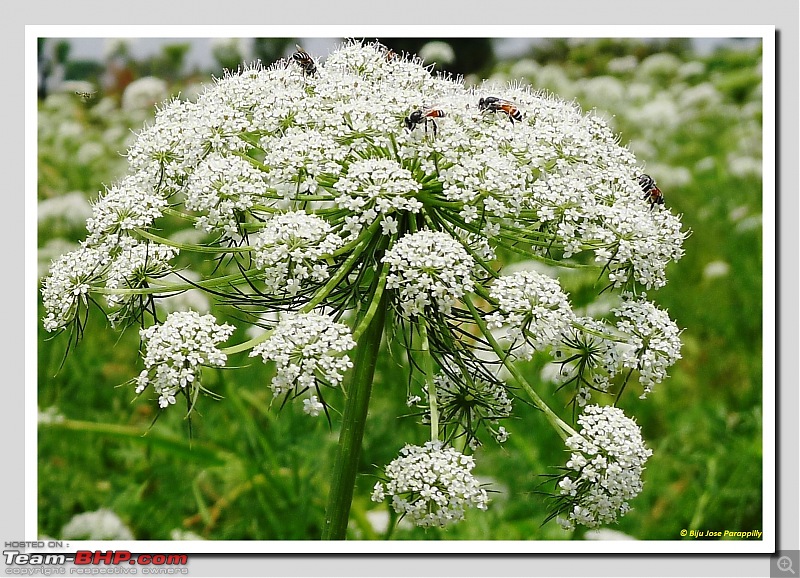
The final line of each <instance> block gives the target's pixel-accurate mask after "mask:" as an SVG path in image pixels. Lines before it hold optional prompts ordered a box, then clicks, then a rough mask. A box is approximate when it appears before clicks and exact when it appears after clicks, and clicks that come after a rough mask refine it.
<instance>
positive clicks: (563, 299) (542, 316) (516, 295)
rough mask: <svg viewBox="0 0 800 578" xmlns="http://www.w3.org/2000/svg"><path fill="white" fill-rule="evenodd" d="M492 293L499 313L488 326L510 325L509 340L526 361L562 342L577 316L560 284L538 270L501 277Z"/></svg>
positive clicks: (490, 316)
mask: <svg viewBox="0 0 800 578" xmlns="http://www.w3.org/2000/svg"><path fill="white" fill-rule="evenodd" d="M489 294H490V296H491V297H492V299H494V300H495V301H497V309H498V310H497V311H496V312H495V313H493V314H491V315H489V316H488V317H487V324H488V326H489V327H490V328H499V327H503V326H508V330H507V336H508V339H509V340H510V341H511V342H512V343H513V344H515V346H516V348H515V353H516V354H517V355H518V356H520V357H522V358H524V359H530V358H531V356H532V355H533V353H534V352H535V351H537V350H541V349H544V348H546V347H548V346H552V345H555V344H557V343H558V342H560V340H561V338H562V336H563V335H564V332H565V331H566V330H567V329H568V328H569V327H570V322H571V321H572V319H573V317H574V316H573V313H572V309H571V307H570V304H569V299H568V298H567V295H566V294H565V293H564V292H563V291H562V290H561V286H560V285H559V284H558V281H556V280H555V279H552V278H550V277H548V276H547V275H542V274H541V273H537V272H536V271H519V272H517V273H513V274H512V275H506V276H504V277H500V278H499V279H497V280H496V281H495V282H494V283H493V284H492V287H491V289H490V291H489Z"/></svg>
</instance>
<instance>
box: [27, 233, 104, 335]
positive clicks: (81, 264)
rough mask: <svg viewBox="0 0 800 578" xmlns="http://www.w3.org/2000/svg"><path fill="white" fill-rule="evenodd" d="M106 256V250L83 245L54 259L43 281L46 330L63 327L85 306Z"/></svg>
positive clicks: (99, 276)
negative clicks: (48, 273)
mask: <svg viewBox="0 0 800 578" xmlns="http://www.w3.org/2000/svg"><path fill="white" fill-rule="evenodd" d="M109 259H110V258H109V255H108V251H106V250H104V249H102V248H100V249H97V248H93V247H88V246H86V245H84V246H82V247H81V248H79V249H76V250H75V251H71V252H69V253H67V254H65V255H62V256H61V257H59V258H58V259H56V260H55V261H54V262H53V264H52V265H51V266H50V275H48V276H47V278H45V280H44V281H43V282H42V302H43V303H44V308H45V311H46V312H47V313H46V314H45V317H44V319H43V324H44V328H45V329H46V330H47V331H56V330H58V329H61V328H63V327H65V326H66V325H68V324H69V323H71V322H72V321H73V320H74V319H75V318H76V316H77V315H78V310H79V308H80V306H81V305H83V306H84V307H86V306H87V305H88V300H89V289H90V287H91V286H92V284H93V283H96V282H97V281H98V280H99V279H100V278H101V277H102V274H103V272H104V271H105V268H106V267H107V265H108V262H109Z"/></svg>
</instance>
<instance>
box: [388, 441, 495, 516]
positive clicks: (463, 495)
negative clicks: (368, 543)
mask: <svg viewBox="0 0 800 578" xmlns="http://www.w3.org/2000/svg"><path fill="white" fill-rule="evenodd" d="M474 467H475V461H474V459H473V458H472V457H470V456H466V455H464V454H461V453H459V452H458V451H456V450H455V449H453V448H451V447H446V446H443V445H442V444H441V442H427V443H426V444H425V445H424V446H422V447H420V446H413V445H406V446H405V447H403V449H401V450H400V457H398V458H396V459H395V460H393V461H392V462H391V463H390V464H389V465H388V466H386V470H385V475H386V478H387V479H386V481H385V482H383V483H382V482H377V483H376V484H375V487H374V488H373V492H372V500H373V501H375V502H382V501H383V500H384V499H386V497H387V496H392V508H394V511H395V512H397V513H398V514H402V515H403V516H405V517H406V518H407V519H408V520H409V521H411V522H412V523H413V524H415V525H417V526H421V527H423V528H426V527H432V526H436V527H444V526H447V525H449V524H453V523H455V522H459V521H461V520H463V519H464V517H465V514H466V510H467V508H477V509H479V510H486V509H487V508H488V502H489V498H488V495H487V493H486V490H484V489H482V488H481V486H480V482H479V481H478V480H477V478H475V477H474V476H473V475H472V473H471V472H472V469H473V468H474Z"/></svg>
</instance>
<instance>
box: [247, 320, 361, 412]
mask: <svg viewBox="0 0 800 578" xmlns="http://www.w3.org/2000/svg"><path fill="white" fill-rule="evenodd" d="M355 345H356V343H355V341H353V338H352V337H351V336H350V330H349V329H348V328H347V326H346V325H343V324H341V323H336V322H334V321H333V319H331V318H330V317H328V316H327V315H322V314H319V313H313V312H312V313H305V314H303V313H289V314H287V315H286V316H284V318H283V319H281V321H280V322H279V323H278V325H277V326H276V327H275V329H274V330H273V332H272V335H270V337H269V339H267V340H266V341H264V342H263V343H260V344H258V345H257V346H256V347H254V348H253V350H252V351H251V352H250V357H255V356H257V355H260V356H261V358H262V359H263V361H264V362H265V363H266V362H268V361H274V362H275V364H276V367H277V372H276V374H275V377H273V378H272V391H273V393H274V394H275V396H276V397H277V396H279V395H281V394H283V393H288V392H291V391H293V390H295V389H297V390H298V391H302V390H304V389H310V388H314V389H316V388H317V387H318V384H319V382H320V381H322V382H323V383H326V384H328V385H331V386H336V385H339V384H340V383H341V381H342V376H343V375H344V372H345V371H347V370H348V369H349V368H350V367H352V366H353V364H352V362H351V361H350V358H349V357H348V356H347V355H346V354H345V352H346V351H349V350H351V349H353V348H354V347H355ZM315 399H316V398H315Z"/></svg>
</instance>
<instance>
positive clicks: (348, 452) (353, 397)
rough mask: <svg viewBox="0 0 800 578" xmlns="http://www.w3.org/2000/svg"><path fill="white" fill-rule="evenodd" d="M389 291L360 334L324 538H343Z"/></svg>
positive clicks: (335, 464) (335, 465)
mask: <svg viewBox="0 0 800 578" xmlns="http://www.w3.org/2000/svg"><path fill="white" fill-rule="evenodd" d="M387 301H388V292H386V291H383V292H382V294H381V297H380V299H379V302H378V303H379V304H378V306H377V309H376V310H375V314H374V315H373V317H372V320H371V321H370V323H369V326H367V328H366V329H365V331H364V332H363V333H362V334H361V338H360V339H359V340H358V346H357V348H356V354H355V359H354V361H353V375H352V378H351V382H350V386H349V387H348V388H347V400H346V402H345V407H344V416H343V418H342V431H341V434H340V435H339V447H338V450H337V453H336V461H335V463H334V466H333V476H332V477H331V490H330V494H329V495H328V507H327V508H326V510H325V526H324V528H323V529H322V538H323V539H325V540H344V539H345V537H346V535H347V521H348V519H349V517H350V503H351V502H352V500H353V489H354V486H355V481H356V474H357V472H358V458H359V455H360V453H361V442H362V439H363V437H364V426H365V424H366V421H367V411H368V409H369V398H370V395H371V393H372V379H373V376H374V375H375V365H376V363H377V360H378V353H379V352H380V346H381V336H382V335H383V326H384V322H385V320H386V306H387Z"/></svg>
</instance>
